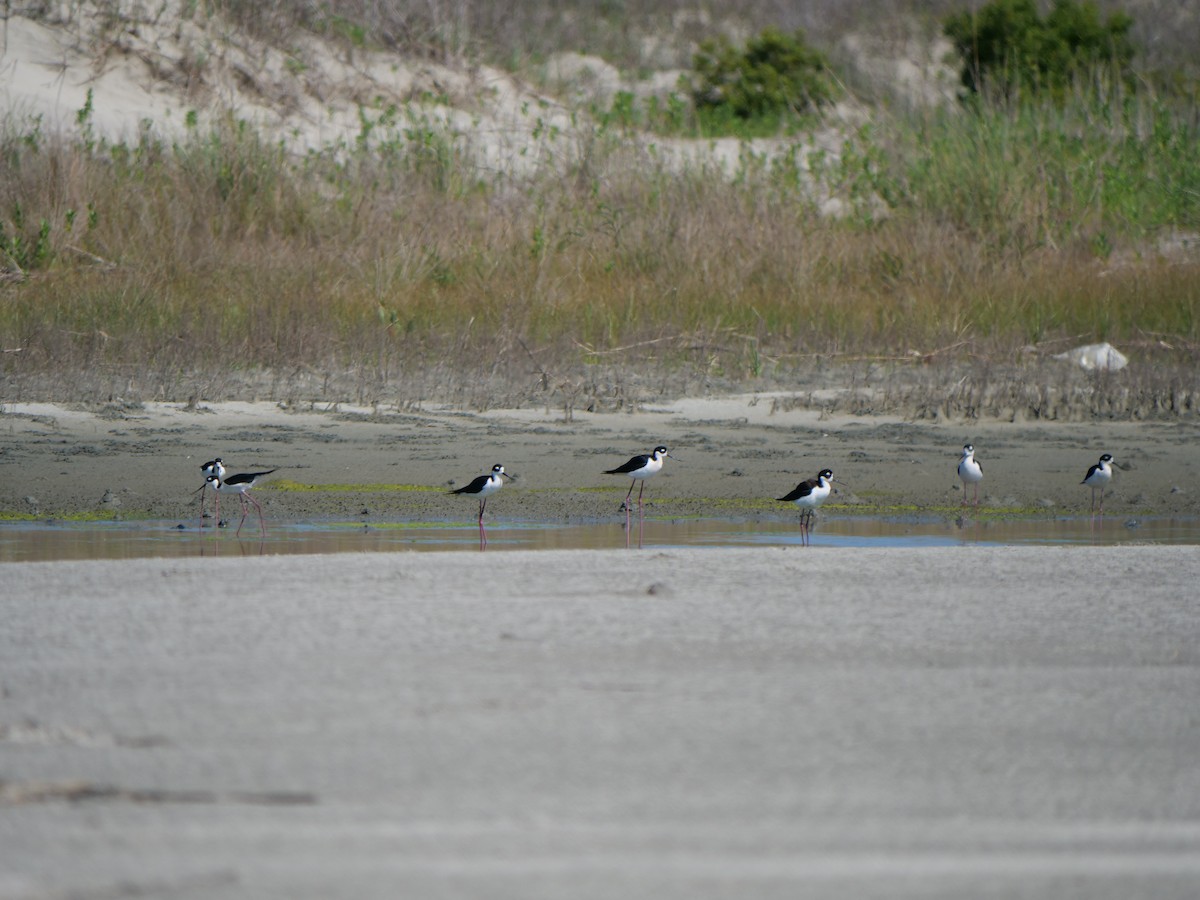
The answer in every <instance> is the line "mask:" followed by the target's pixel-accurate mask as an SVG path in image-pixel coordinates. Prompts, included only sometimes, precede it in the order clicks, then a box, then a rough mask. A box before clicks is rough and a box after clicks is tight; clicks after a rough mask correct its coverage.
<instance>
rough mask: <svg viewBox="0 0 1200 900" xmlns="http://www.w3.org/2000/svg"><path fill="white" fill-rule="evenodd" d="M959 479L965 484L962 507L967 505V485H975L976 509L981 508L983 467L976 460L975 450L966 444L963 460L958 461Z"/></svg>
mask: <svg viewBox="0 0 1200 900" xmlns="http://www.w3.org/2000/svg"><path fill="white" fill-rule="evenodd" d="M958 477H959V478H961V479H962V483H963V499H962V505H963V506H966V505H967V485H968V484H973V485H975V508H976V509H978V508H979V482H981V481H983V466H981V465H980V464H979V461H978V460H977V459H975V448H974V447H972V446H971V445H970V444H964V445H963V449H962V459H960V460H959V461H958Z"/></svg>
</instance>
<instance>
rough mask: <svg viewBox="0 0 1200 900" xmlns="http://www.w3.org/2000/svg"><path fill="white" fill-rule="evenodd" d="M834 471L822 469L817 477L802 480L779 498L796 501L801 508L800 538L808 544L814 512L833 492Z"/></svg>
mask: <svg viewBox="0 0 1200 900" xmlns="http://www.w3.org/2000/svg"><path fill="white" fill-rule="evenodd" d="M833 482H834V477H833V471H832V470H831V469H822V470H821V471H820V472H818V473H817V477H816V478H809V479H808V480H807V481H802V482H800V483H799V484H798V485H796V486H795V487H794V488H792V490H791V492H790V493H788V494H787V495H786V496H783V497H779V498H777V499H778V500H779V501H780V502H781V503H795V504H796V506H798V507H799V508H800V538H801V540H802V541H803V542H804V543H805V544H807V543H808V538H809V531H810V530H811V527H812V518H813V513H814V512H816V509H817V507H818V506H820V505H821V504H822V503H824V502H825V501H826V500H828V499H829V495H830V494H831V493H833Z"/></svg>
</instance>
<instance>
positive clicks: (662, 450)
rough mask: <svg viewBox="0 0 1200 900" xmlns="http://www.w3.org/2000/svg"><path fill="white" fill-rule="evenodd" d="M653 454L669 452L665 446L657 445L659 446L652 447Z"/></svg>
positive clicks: (666, 454)
mask: <svg viewBox="0 0 1200 900" xmlns="http://www.w3.org/2000/svg"><path fill="white" fill-rule="evenodd" d="M653 455H654V456H670V455H671V454H670V453H668V452H667V448H666V447H662V446H659V447H655V448H654V453H653Z"/></svg>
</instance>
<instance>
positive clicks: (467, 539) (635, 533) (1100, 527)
mask: <svg viewBox="0 0 1200 900" xmlns="http://www.w3.org/2000/svg"><path fill="white" fill-rule="evenodd" d="M485 534H486V539H487V544H486V549H488V550H493V551H503V550H517V549H519V550H552V549H599V548H621V547H626V546H630V547H637V546H638V545H639V539H640V545H641V546H642V547H747V546H759V547H762V546H797V547H799V546H801V545H802V538H801V534H800V531H799V528H798V527H797V526H796V525H795V523H789V522H781V521H768V522H747V521H729V520H721V519H677V520H657V519H654V520H647V521H646V522H645V523H644V524H643V526H642V528H641V531H640V534H639V530H638V526H637V522H636V520H635V521H634V523H633V526H632V528H631V531H630V534H629V540H628V542H627V541H626V535H625V527H624V523H623V522H622V521H620V520H617V521H615V522H614V521H610V522H600V523H595V522H593V523H586V524H561V523H545V522H537V523H534V522H511V521H503V520H501V521H497V522H492V523H489V524H488V526H487V529H486V533H485ZM1130 543H1148V544H1200V520H1198V519H1194V518H1167V517H1155V518H1124V519H1120V518H1107V519H1097V520H1094V521H1093V520H1091V519H1088V518H1086V517H1084V518H1057V519H1041V520H1015V521H1014V520H1006V521H980V520H974V519H948V518H944V517H938V516H904V517H862V516H855V517H845V518H838V517H835V516H826V517H823V518H822V519H821V520H820V521H819V522H818V524H817V526H816V527H815V528H814V529H813V532H812V535H811V541H810V545H811V546H812V547H956V546H964V545H970V544H986V545H1054V544H1062V545H1072V544H1104V545H1112V544H1130ZM479 549H480V535H479V530H478V527H477V526H476V525H475V524H474V523H470V524H463V523H437V522H432V523H418V524H402V525H396V524H372V525H362V524H357V523H337V522H307V523H299V524H272V525H270V527H269V528H268V532H267V536H266V537H265V538H262V537H261V536H260V534H259V532H258V530H257V529H251V528H250V527H249V526H247V527H246V528H245V529H243V532H242V536H241V538H238V537H237V536H236V535H235V534H234V533H233V531H231V530H225V529H221V530H219V531H215V532H214V531H212V530H210V529H205V530H204V532H200V531H199V530H198V529H197V528H195V527H189V528H181V527H180V526H179V525H178V524H177V523H169V522H101V523H97V522H89V523H85V524H81V523H67V522H41V523H27V522H26V523H19V524H18V523H9V524H2V525H0V562H18V561H24V562H34V561H43V562H44V561H55V560H95V559H138V558H147V557H185V556H238V555H245V556H251V555H268V554H269V555H275V554H293V553H350V552H404V551H445V550H465V551H478V550H479Z"/></svg>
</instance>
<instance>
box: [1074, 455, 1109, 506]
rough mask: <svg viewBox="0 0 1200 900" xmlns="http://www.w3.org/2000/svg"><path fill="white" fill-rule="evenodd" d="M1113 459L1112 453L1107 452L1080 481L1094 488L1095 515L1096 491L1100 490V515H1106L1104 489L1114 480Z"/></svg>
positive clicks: (1093, 503) (1094, 504)
mask: <svg viewBox="0 0 1200 900" xmlns="http://www.w3.org/2000/svg"><path fill="white" fill-rule="evenodd" d="M1112 461H1113V458H1112V454H1109V453H1105V454H1104V455H1102V456H1101V457H1100V462H1098V463H1096V464H1095V465H1094V466H1092V467H1091V468H1090V469H1088V470H1087V474H1086V475H1084V476H1083V481H1081V482H1079V483H1080V484H1086V485H1087V486H1088V487H1090V488H1091V489H1092V514H1093V515H1095V513H1096V491H1099V492H1100V515H1104V489H1105V488H1106V487H1108V483H1109V482H1110V481H1112V476H1113V470H1112Z"/></svg>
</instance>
